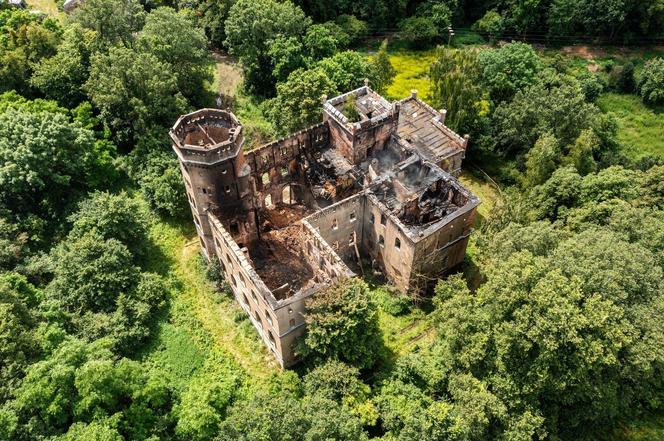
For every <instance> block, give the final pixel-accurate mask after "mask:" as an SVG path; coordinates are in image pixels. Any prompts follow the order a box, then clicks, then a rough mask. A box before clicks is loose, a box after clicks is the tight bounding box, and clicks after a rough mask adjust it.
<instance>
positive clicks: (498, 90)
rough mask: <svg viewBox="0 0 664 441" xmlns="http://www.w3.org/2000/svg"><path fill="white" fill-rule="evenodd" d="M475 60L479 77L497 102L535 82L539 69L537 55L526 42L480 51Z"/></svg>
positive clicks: (540, 65)
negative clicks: (479, 71)
mask: <svg viewBox="0 0 664 441" xmlns="http://www.w3.org/2000/svg"><path fill="white" fill-rule="evenodd" d="M478 62H479V65H480V69H482V80H483V81H484V84H485V85H486V87H487V88H488V89H489V93H490V95H491V98H493V99H494V100H496V101H508V100H510V99H511V98H512V97H513V96H514V94H515V93H516V92H518V91H519V90H523V89H525V88H526V87H528V86H532V85H534V84H537V83H538V82H539V74H540V72H541V70H542V63H541V61H540V59H539V57H538V56H537V54H536V53H535V51H534V50H533V48H532V47H531V46H530V45H529V44H525V43H509V44H506V45H505V46H502V47H501V48H500V49H493V50H484V51H481V52H480V54H479V58H478Z"/></svg>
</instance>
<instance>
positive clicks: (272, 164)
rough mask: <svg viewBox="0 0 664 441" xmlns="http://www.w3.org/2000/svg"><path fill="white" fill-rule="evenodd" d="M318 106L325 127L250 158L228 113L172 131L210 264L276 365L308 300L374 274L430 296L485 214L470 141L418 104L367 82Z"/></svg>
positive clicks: (289, 350) (196, 116) (206, 113)
mask: <svg viewBox="0 0 664 441" xmlns="http://www.w3.org/2000/svg"><path fill="white" fill-rule="evenodd" d="M322 106H323V121H322V122H321V123H319V124H316V125H314V126H312V127H309V128H307V129H304V130H301V131H299V132H297V133H293V134H291V135H289V136H287V137H284V138H281V139H279V140H276V141H274V142H271V143H269V144H266V145H263V146H261V147H258V148H255V149H253V150H249V151H245V150H244V149H243V143H244V134H243V130H242V125H241V123H240V121H239V120H238V119H237V118H236V117H235V115H233V114H232V113H230V112H228V111H224V110H217V109H202V110H198V111H196V112H193V113H190V114H188V115H184V116H182V117H180V118H179V119H178V121H177V122H176V123H175V125H174V126H173V128H172V130H171V132H170V135H171V138H172V140H173V149H174V150H175V152H176V153H177V155H178V158H179V161H180V168H181V171H182V176H183V178H184V182H185V186H186V190H187V197H188V198H189V203H190V205H191V211H192V214H193V218H194V223H195V224H196V230H197V231H198V236H199V238H200V245H201V250H202V253H203V254H204V255H205V256H206V257H207V258H208V259H213V258H214V259H218V260H219V262H220V266H221V269H222V272H223V275H224V276H225V278H226V280H227V281H228V284H229V286H230V288H231V289H232V291H233V294H234V296H235V298H236V299H237V301H238V302H239V303H240V305H241V306H242V308H244V309H245V311H246V312H247V314H248V315H249V317H250V319H251V321H252V322H253V324H254V326H255V327H256V329H257V330H258V332H259V334H260V335H261V337H262V338H263V340H264V342H265V344H266V345H267V346H268V347H269V348H270V350H271V351H272V352H273V354H274V356H275V357H276V359H277V360H278V361H279V363H280V364H281V365H282V366H289V365H292V364H293V363H294V362H295V361H296V360H295V359H294V356H293V344H294V341H295V339H296V338H297V337H298V336H300V335H302V334H303V332H304V325H305V323H304V316H303V314H304V302H305V300H306V299H307V298H308V297H309V296H312V295H316V292H317V291H319V290H320V289H322V288H325V287H327V286H329V285H330V284H332V283H333V282H334V281H335V279H338V278H342V277H354V276H356V275H362V274H363V273H366V272H368V271H371V272H376V271H379V272H381V273H382V274H383V275H384V276H385V277H386V278H387V279H389V281H390V282H391V284H392V285H393V286H395V287H396V288H397V289H399V290H401V291H403V292H411V293H413V292H419V291H421V290H423V289H425V288H426V287H427V286H428V285H430V284H431V282H432V281H435V279H436V278H437V277H439V276H440V275H441V274H442V273H444V272H445V271H446V270H448V269H449V268H451V267H453V266H455V265H457V264H459V263H460V262H461V261H463V259H464V254H465V250H466V245H467V243H468V237H469V235H470V232H471V225H472V222H473V218H474V216H475V212H476V208H477V206H478V205H479V199H478V198H477V197H476V196H475V195H473V194H472V193H471V192H470V191H468V190H467V189H466V188H464V187H463V186H462V185H461V184H460V183H459V181H458V180H457V179H456V176H458V175H459V173H460V169H461V162H462V160H463V158H464V157H465V151H466V147H467V144H468V137H461V136H459V135H457V134H456V133H454V132H453V131H452V130H450V129H449V128H448V127H447V126H446V125H445V115H446V111H445V110H442V111H437V110H435V109H433V108H432V107H430V106H429V105H427V104H425V103H424V102H423V101H421V100H420V99H418V97H417V92H415V91H413V92H412V94H411V96H409V97H407V98H405V99H403V100H401V101H396V102H389V101H387V100H386V99H385V98H383V97H382V96H380V95H379V94H377V93H376V92H374V91H373V90H372V89H371V88H370V87H369V86H368V85H367V83H366V82H365V85H364V87H361V88H359V89H356V90H353V91H351V92H348V93H346V94H343V95H340V96H337V97H334V98H332V99H327V97H325V98H324V100H323V103H322Z"/></svg>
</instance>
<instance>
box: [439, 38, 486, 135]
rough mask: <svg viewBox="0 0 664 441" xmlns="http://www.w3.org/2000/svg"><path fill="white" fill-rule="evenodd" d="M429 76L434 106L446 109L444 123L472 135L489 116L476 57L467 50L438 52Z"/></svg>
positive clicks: (441, 50)
mask: <svg viewBox="0 0 664 441" xmlns="http://www.w3.org/2000/svg"><path fill="white" fill-rule="evenodd" d="M430 76H431V87H432V99H433V102H434V104H435V106H436V107H437V108H440V109H447V119H446V120H445V124H446V125H448V126H449V127H450V128H452V129H453V130H456V131H457V132H461V133H476V131H477V129H478V127H479V126H481V124H482V123H481V120H482V119H483V118H484V117H486V115H487V114H488V113H489V101H488V96H487V94H486V92H485V91H484V90H483V88H482V84H481V69H480V66H479V63H478V61H477V54H476V53H475V52H473V51H469V50H456V49H438V52H437V59H436V61H434V62H433V63H432V64H431V68H430Z"/></svg>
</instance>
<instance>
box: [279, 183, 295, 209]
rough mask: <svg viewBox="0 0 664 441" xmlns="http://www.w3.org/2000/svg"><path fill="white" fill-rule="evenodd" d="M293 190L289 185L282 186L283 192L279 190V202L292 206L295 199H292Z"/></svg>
mask: <svg viewBox="0 0 664 441" xmlns="http://www.w3.org/2000/svg"><path fill="white" fill-rule="evenodd" d="M293 196H294V195H293V190H292V188H291V186H290V185H286V186H284V188H283V190H281V200H282V201H283V203H284V204H288V205H291V204H294V203H295V198H294V197H293Z"/></svg>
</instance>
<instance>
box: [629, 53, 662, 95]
mask: <svg viewBox="0 0 664 441" xmlns="http://www.w3.org/2000/svg"><path fill="white" fill-rule="evenodd" d="M636 87H637V90H638V91H639V95H641V98H642V99H643V101H644V102H646V103H649V104H662V103H664V58H661V57H658V58H654V59H652V60H650V61H648V62H647V63H646V64H645V66H644V67H643V71H642V72H641V73H640V75H639V80H638V83H637V86H636Z"/></svg>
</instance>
